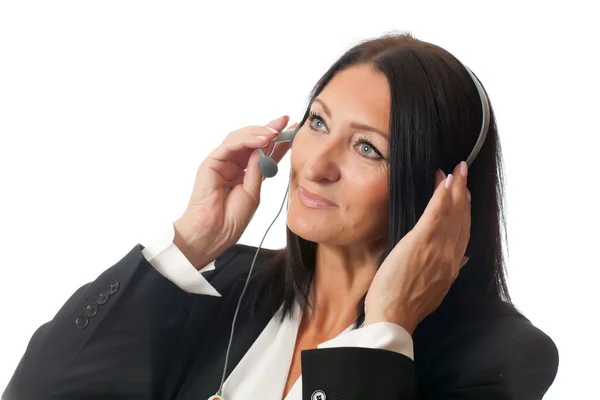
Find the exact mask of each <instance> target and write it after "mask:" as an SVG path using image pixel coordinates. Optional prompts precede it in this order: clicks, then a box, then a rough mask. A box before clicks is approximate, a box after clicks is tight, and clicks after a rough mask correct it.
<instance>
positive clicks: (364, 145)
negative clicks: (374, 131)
mask: <svg viewBox="0 0 600 400" xmlns="http://www.w3.org/2000/svg"><path fill="white" fill-rule="evenodd" d="M355 146H359V147H360V148H359V152H360V154H362V155H364V156H365V157H368V158H373V159H383V156H382V155H381V153H380V152H379V151H378V150H377V148H376V147H375V146H374V145H373V143H371V141H370V140H369V139H367V138H365V137H363V138H360V139H358V142H357V143H356V145H355Z"/></svg>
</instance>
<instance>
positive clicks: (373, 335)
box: [317, 322, 415, 361]
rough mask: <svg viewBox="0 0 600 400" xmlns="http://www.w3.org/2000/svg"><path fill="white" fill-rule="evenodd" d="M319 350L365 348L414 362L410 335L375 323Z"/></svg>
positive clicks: (395, 328) (399, 327)
mask: <svg viewBox="0 0 600 400" xmlns="http://www.w3.org/2000/svg"><path fill="white" fill-rule="evenodd" d="M317 347H318V348H319V349H321V348H328V347H366V348H371V349H382V350H389V351H395V352H396V353H401V354H404V355H405V356H407V357H409V358H410V359H411V360H413V361H414V359H415V357H414V352H413V340H412V337H411V336H410V334H409V333H408V332H407V331H406V329H404V328H403V327H401V326H400V325H398V324H394V323H392V322H377V323H374V324H373V325H368V326H365V327H361V328H358V329H354V330H350V331H347V332H344V333H342V334H341V335H339V336H337V337H335V338H333V339H331V340H328V341H327V342H323V343H321V344H320V345H318V346H317Z"/></svg>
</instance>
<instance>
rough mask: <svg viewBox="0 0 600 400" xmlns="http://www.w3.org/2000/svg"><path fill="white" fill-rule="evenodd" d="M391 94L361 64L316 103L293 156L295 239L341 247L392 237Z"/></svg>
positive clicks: (380, 77) (290, 224) (341, 74)
mask: <svg viewBox="0 0 600 400" xmlns="http://www.w3.org/2000/svg"><path fill="white" fill-rule="evenodd" d="M389 91H390V89H389V85H388V81H387V78H386V77H385V75H383V74H382V73H381V72H379V71H377V70H375V69H374V68H373V67H371V66H369V65H358V66H353V67H350V68H348V69H345V70H342V71H340V72H338V73H337V74H336V75H335V76H334V77H333V78H332V80H331V81H330V82H329V83H328V84H327V86H326V87H325V88H324V89H323V91H322V92H321V93H320V94H319V96H318V97H317V98H316V99H315V101H314V102H313V103H312V104H311V106H310V112H311V116H310V117H309V118H308V119H307V120H306V122H305V123H304V125H303V126H302V127H301V128H300V129H299V130H298V133H297V134H296V137H295V138H294V142H293V146H292V151H291V182H290V200H289V208H288V217H287V224H288V227H289V229H290V230H291V231H292V232H294V233H295V234H296V235H298V236H300V237H302V238H304V239H306V240H310V241H313V242H317V243H327V244H331V245H338V246H348V245H352V244H353V243H357V244H358V243H360V246H364V245H368V243H372V242H379V241H381V239H383V238H385V237H386V236H387V219H388V214H387V213H388V204H387V201H388V184H387V175H388V157H389V149H388V147H389V125H390V93H389ZM311 193H314V194H317V195H319V196H322V197H324V198H325V199H327V201H328V202H327V201H326V202H322V201H317V200H315V199H314V196H313V195H312V194H311ZM311 196H312V197H311ZM329 203H331V204H329Z"/></svg>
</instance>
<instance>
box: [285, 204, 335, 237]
mask: <svg viewBox="0 0 600 400" xmlns="http://www.w3.org/2000/svg"><path fill="white" fill-rule="evenodd" d="M333 210H336V209H332V211H325V213H324V212H323V210H311V209H309V208H307V207H306V206H304V205H302V204H300V202H299V201H298V200H296V199H291V200H290V204H289V208H288V213H287V227H288V228H289V229H290V231H292V232H293V233H294V234H296V235H298V236H300V237H301V238H302V239H305V240H309V241H311V242H316V243H324V242H331V241H332V240H335V238H336V237H337V238H339V232H340V231H341V230H342V229H341V225H340V224H339V220H338V215H337V213H336V211H333Z"/></svg>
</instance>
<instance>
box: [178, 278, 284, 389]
mask: <svg viewBox="0 0 600 400" xmlns="http://www.w3.org/2000/svg"><path fill="white" fill-rule="evenodd" d="M245 281H246V277H244V278H241V279H238V280H237V281H236V282H235V283H234V284H233V288H232V289H231V290H230V291H229V293H228V294H227V295H226V296H224V297H222V298H207V299H202V300H201V301H198V302H197V306H196V307H195V310H193V313H192V315H190V324H191V325H193V326H190V329H189V330H187V331H188V332H187V333H186V340H185V342H186V343H187V344H188V347H187V349H190V350H192V349H197V350H196V351H193V350H192V353H188V355H191V356H192V357H191V358H189V357H188V362H186V363H185V364H187V365H188V368H185V367H186V366H185V365H182V366H181V367H182V368H183V369H182V370H181V372H180V376H182V377H184V381H183V384H182V385H181V389H180V390H178V391H177V397H176V398H177V399H178V400H179V399H182V400H183V399H190V400H191V399H193V400H204V399H208V398H209V397H210V396H212V395H214V394H215V393H217V390H218V389H219V386H220V383H221V378H222V375H223V368H224V365H225V354H226V352H227V345H228V343H229V338H230V335H231V324H232V321H233V317H234V314H235V310H236V307H237V304H238V301H239V298H240V294H241V292H242V290H243V287H244V283H245ZM215 287H216V286H215ZM217 290H219V289H218V288H217ZM248 290H251V288H248V289H247V292H246V293H248ZM206 297H207V296H206ZM205 300H206V301H205ZM214 300H217V301H220V302H221V304H220V306H218V309H217V310H216V311H217V312H215V310H214V307H215V306H214V304H212V303H213V301H214ZM211 306H212V307H211ZM209 310H210V312H207V311H209ZM276 311H277V309H276V305H275V304H273V302H272V301H264V302H262V303H261V304H260V305H259V307H257V310H256V313H255V315H252V316H251V315H250V313H249V312H248V311H247V310H243V309H242V308H240V311H239V313H238V315H237V318H236V323H235V331H234V335H233V340H232V343H231V349H230V352H229V357H228V360H227V373H226V375H225V379H227V376H229V374H230V373H231V371H232V370H233V369H234V368H235V367H236V365H237V364H238V363H239V361H240V360H241V359H242V357H243V356H244V354H245V353H246V352H247V351H248V349H249V348H250V346H252V344H253V343H254V341H255V340H256V339H257V338H258V336H259V335H260V333H261V332H262V331H263V329H264V328H265V327H266V326H267V324H268V323H269V321H270V320H271V318H272V317H273V315H274V314H275V312H276ZM194 341H195V342H196V344H195V345H194V344H192V342H194ZM199 341H201V343H198V342H199ZM182 352H186V350H185V349H183V350H182ZM169 398H175V397H173V396H171V397H169Z"/></svg>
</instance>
